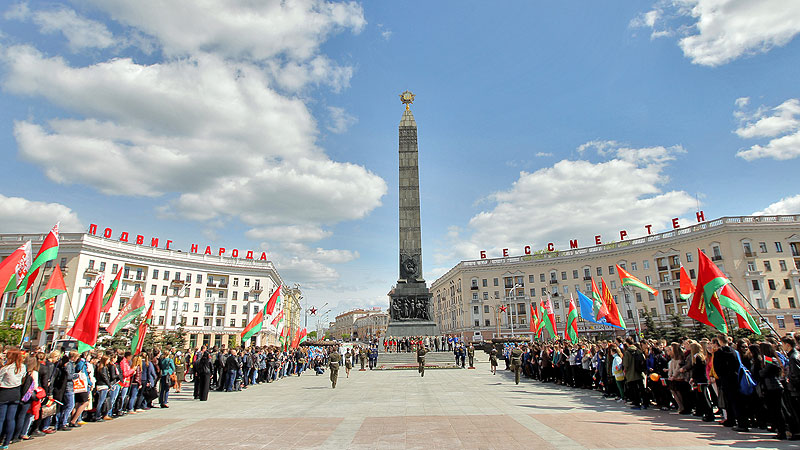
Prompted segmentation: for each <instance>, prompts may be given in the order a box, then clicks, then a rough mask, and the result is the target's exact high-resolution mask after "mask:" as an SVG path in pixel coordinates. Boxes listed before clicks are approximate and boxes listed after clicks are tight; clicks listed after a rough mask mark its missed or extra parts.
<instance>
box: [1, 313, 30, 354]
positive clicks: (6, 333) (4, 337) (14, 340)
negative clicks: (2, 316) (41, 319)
mask: <svg viewBox="0 0 800 450" xmlns="http://www.w3.org/2000/svg"><path fill="white" fill-rule="evenodd" d="M25 312H26V309H25V308H17V309H15V310H13V311H11V312H10V313H9V315H8V317H7V318H6V320H4V321H3V322H2V323H0V344H3V345H4V346H5V345H13V346H18V345H19V341H20V339H21V338H22V330H19V329H16V328H11V325H12V324H14V323H17V324H19V323H23V322H24V321H25Z"/></svg>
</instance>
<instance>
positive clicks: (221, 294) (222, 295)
mask: <svg viewBox="0 0 800 450" xmlns="http://www.w3.org/2000/svg"><path fill="white" fill-rule="evenodd" d="M218 294H219V298H225V296H226V294H225V291H219V292H218Z"/></svg>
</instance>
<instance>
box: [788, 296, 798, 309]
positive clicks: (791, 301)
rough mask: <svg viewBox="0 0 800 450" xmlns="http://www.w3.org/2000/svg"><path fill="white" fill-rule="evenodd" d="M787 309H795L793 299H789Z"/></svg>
mask: <svg viewBox="0 0 800 450" xmlns="http://www.w3.org/2000/svg"><path fill="white" fill-rule="evenodd" d="M788 300H789V308H797V305H796V304H795V302H794V297H789V299H788Z"/></svg>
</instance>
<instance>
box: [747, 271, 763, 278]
mask: <svg viewBox="0 0 800 450" xmlns="http://www.w3.org/2000/svg"><path fill="white" fill-rule="evenodd" d="M744 276H745V278H751V277H752V278H756V277H763V276H764V274H763V273H762V272H761V271H760V270H747V271H745V273H744Z"/></svg>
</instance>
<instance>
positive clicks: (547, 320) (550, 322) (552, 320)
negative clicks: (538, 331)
mask: <svg viewBox="0 0 800 450" xmlns="http://www.w3.org/2000/svg"><path fill="white" fill-rule="evenodd" d="M544 308H545V311H547V314H546V315H545V317H544V327H545V329H547V331H548V332H549V333H550V336H551V338H552V339H556V338H558V329H557V327H556V314H555V313H554V312H553V303H552V302H551V301H550V297H548V298H547V302H546V303H545V305H544Z"/></svg>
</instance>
